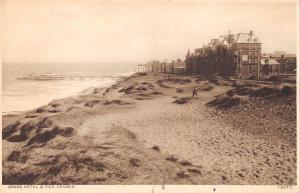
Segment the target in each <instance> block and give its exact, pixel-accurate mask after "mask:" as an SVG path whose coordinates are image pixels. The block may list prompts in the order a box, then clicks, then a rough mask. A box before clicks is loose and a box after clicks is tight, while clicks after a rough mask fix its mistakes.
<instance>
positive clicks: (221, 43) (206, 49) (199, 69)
mask: <svg viewBox="0 0 300 193" xmlns="http://www.w3.org/2000/svg"><path fill="white" fill-rule="evenodd" d="M260 57H261V43H260V42H259V40H258V38H256V37H255V35H254V34H253V32H252V31H250V32H249V33H239V34H237V35H234V34H230V33H229V34H227V35H225V36H220V37H219V38H217V39H211V41H210V42H209V43H208V44H207V45H204V46H203V47H202V48H198V49H195V51H194V53H191V52H190V50H188V52H187V54H186V61H185V63H186V73H188V74H200V75H213V74H219V75H223V76H236V77H237V78H244V79H249V78H256V79H258V78H259V72H260V70H259V69H260V68H259V66H260Z"/></svg>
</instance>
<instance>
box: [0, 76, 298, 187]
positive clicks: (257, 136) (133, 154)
mask: <svg viewBox="0 0 300 193" xmlns="http://www.w3.org/2000/svg"><path fill="white" fill-rule="evenodd" d="M194 87H197V89H198V90H199V92H198V95H197V96H195V97H192V96H191V95H192V90H193V88H194ZM295 87H296V84H294V83H272V82H257V81H251V80H248V81H246V80H233V79H224V78H221V77H216V76H212V77H200V76H175V75H172V76H171V75H170V76H167V75H165V74H157V75H154V74H143V73H141V74H134V75H132V76H130V77H127V78H124V79H122V80H120V81H118V82H117V83H116V84H114V85H113V86H111V87H108V88H93V89H90V90H89V91H88V92H86V93H84V94H80V95H78V96H74V97H69V98H64V99H59V100H54V101H52V102H50V103H49V104H47V105H45V106H42V107H39V108H38V109H34V110H32V111H28V112H24V113H21V114H20V115H5V116H3V125H2V126H3V131H2V139H3V142H2V151H3V158H2V159H3V184H198V185H206V184H226V185H275V184H284V185H287V184H290V185H295V184H296V158H297V157H296V89H295Z"/></svg>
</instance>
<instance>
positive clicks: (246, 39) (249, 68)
mask: <svg viewBox="0 0 300 193" xmlns="http://www.w3.org/2000/svg"><path fill="white" fill-rule="evenodd" d="M232 49H233V51H234V54H235V64H236V75H237V77H238V78H242V79H252V78H253V79H254V78H255V79H259V74H260V62H261V43H260V42H259V41H258V38H256V37H255V36H254V34H253V32H252V31H250V33H239V34H238V35H237V38H236V41H235V42H234V43H233V47H232Z"/></svg>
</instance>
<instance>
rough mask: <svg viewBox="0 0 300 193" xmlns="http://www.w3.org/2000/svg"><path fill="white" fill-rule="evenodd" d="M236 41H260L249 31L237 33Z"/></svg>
mask: <svg viewBox="0 0 300 193" xmlns="http://www.w3.org/2000/svg"><path fill="white" fill-rule="evenodd" d="M236 43H247V44H248V43H260V42H259V40H258V38H257V37H256V36H255V35H254V34H253V33H252V32H251V31H250V33H239V34H238V35H237V39H236Z"/></svg>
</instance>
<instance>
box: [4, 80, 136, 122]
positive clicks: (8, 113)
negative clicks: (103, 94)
mask: <svg viewBox="0 0 300 193" xmlns="http://www.w3.org/2000/svg"><path fill="white" fill-rule="evenodd" d="M129 76H131V75H120V76H108V75H107V76H103V78H111V79H112V80H113V81H114V82H112V83H110V84H109V85H105V86H101V87H97V86H90V87H87V88H84V89H82V90H80V91H78V92H76V93H75V94H71V95H69V96H65V97H62V98H53V99H51V100H50V101H49V102H48V103H47V104H49V103H51V102H52V101H53V100H59V99H64V98H68V97H76V96H78V95H84V94H88V93H89V92H91V91H92V90H93V89H95V88H107V87H110V86H111V85H113V84H116V83H117V82H118V81H122V80H123V79H126V78H127V77H129ZM54 81H56V80H54ZM47 104H43V105H39V106H36V107H33V108H32V109H29V110H15V111H9V112H1V114H2V117H4V116H8V117H12V116H18V115H20V114H24V113H28V112H30V111H33V110H35V109H37V108H39V107H41V106H45V105H47Z"/></svg>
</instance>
